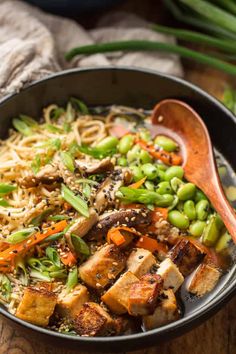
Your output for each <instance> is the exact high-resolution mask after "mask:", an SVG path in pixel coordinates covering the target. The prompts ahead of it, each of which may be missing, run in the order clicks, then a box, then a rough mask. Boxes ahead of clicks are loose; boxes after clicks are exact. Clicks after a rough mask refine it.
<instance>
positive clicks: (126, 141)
mask: <svg viewBox="0 0 236 354" xmlns="http://www.w3.org/2000/svg"><path fill="white" fill-rule="evenodd" d="M133 145H134V136H133V135H129V134H127V135H125V136H123V138H121V139H120V142H119V145H118V151H119V152H120V153H121V154H124V155H125V154H127V152H128V151H130V149H131V148H132V146H133Z"/></svg>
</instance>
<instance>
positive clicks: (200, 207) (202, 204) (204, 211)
mask: <svg viewBox="0 0 236 354" xmlns="http://www.w3.org/2000/svg"><path fill="white" fill-rule="evenodd" d="M209 208H210V204H209V202H208V200H205V199H203V200H200V201H199V202H198V203H197V204H196V212H197V218H198V220H201V221H203V220H206V218H207V216H208V213H209Z"/></svg>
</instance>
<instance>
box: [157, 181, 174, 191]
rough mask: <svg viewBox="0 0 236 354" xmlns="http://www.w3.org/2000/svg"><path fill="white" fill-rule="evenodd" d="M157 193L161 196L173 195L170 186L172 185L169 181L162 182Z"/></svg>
mask: <svg viewBox="0 0 236 354" xmlns="http://www.w3.org/2000/svg"><path fill="white" fill-rule="evenodd" d="M156 192H157V193H159V194H173V190H172V188H171V186H170V183H169V182H167V181H164V182H160V183H159V184H158V188H157V190H156Z"/></svg>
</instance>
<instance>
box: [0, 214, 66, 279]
mask: <svg viewBox="0 0 236 354" xmlns="http://www.w3.org/2000/svg"><path fill="white" fill-rule="evenodd" d="M66 226H67V222H66V220H62V221H59V222H58V223H57V224H55V225H53V226H51V227H49V228H48V229H47V230H46V231H45V232H43V233H40V232H37V233H35V234H33V235H32V236H30V237H29V238H27V239H26V240H24V241H22V242H19V243H17V244H15V245H12V246H10V247H8V248H7V249H6V250H4V251H2V252H0V271H2V272H4V270H5V272H9V271H11V269H12V264H13V261H14V259H15V257H16V256H18V255H19V254H20V253H23V252H26V251H28V250H29V249H30V248H31V247H33V246H35V245H37V244H38V243H40V242H41V241H43V240H44V239H45V238H47V237H48V236H51V235H54V234H56V233H58V232H61V231H63V230H64V229H65V227H66Z"/></svg>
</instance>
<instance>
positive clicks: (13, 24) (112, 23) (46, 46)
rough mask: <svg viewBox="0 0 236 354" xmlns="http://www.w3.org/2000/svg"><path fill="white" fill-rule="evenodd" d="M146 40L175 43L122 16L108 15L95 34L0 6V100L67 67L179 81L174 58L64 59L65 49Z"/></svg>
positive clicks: (30, 10) (22, 6) (5, 2)
mask: <svg viewBox="0 0 236 354" xmlns="http://www.w3.org/2000/svg"><path fill="white" fill-rule="evenodd" d="M130 39H148V40H152V41H155V40H157V41H162V42H169V43H175V39H174V38H173V37H171V36H166V35H163V34H159V33H156V32H153V31H151V30H150V29H148V23H147V22H145V21H144V20H142V19H140V18H138V17H137V16H135V15H132V14H128V13H109V15H106V16H104V17H103V18H101V20H100V22H99V23H98V24H97V26H96V28H95V29H92V30H85V29H84V28H82V27H81V26H80V25H79V24H78V23H76V22H75V21H73V20H70V19H67V18H63V17H59V16H54V15H51V14H47V13H45V12H43V11H41V10H39V9H38V8H36V7H33V6H30V5H28V4H26V3H24V2H22V1H19V0H1V3H0V96H4V95H6V94H9V93H13V92H17V91H19V90H20V89H21V88H22V87H24V86H26V85H27V84H29V83H30V82H32V81H34V80H37V79H40V78H42V77H45V76H47V75H49V74H51V73H53V72H56V71H60V70H64V69H68V68H72V67H81V68H82V67H95V66H107V65H123V66H137V67H142V68H148V69H154V70H158V71H160V72H162V73H169V74H173V75H176V76H182V67H181V64H180V61H179V58H178V57H177V56H175V55H169V54H163V53H157V52H130V53H127V52H126V53H123V52H119V53H107V54H94V55H90V56H79V57H76V58H74V59H73V60H72V61H71V62H70V63H67V62H66V61H65V59H64V53H65V52H66V51H68V50H69V49H71V48H73V47H75V46H80V45H86V44H92V43H100V42H105V41H108V42H109V41H113V40H130Z"/></svg>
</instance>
